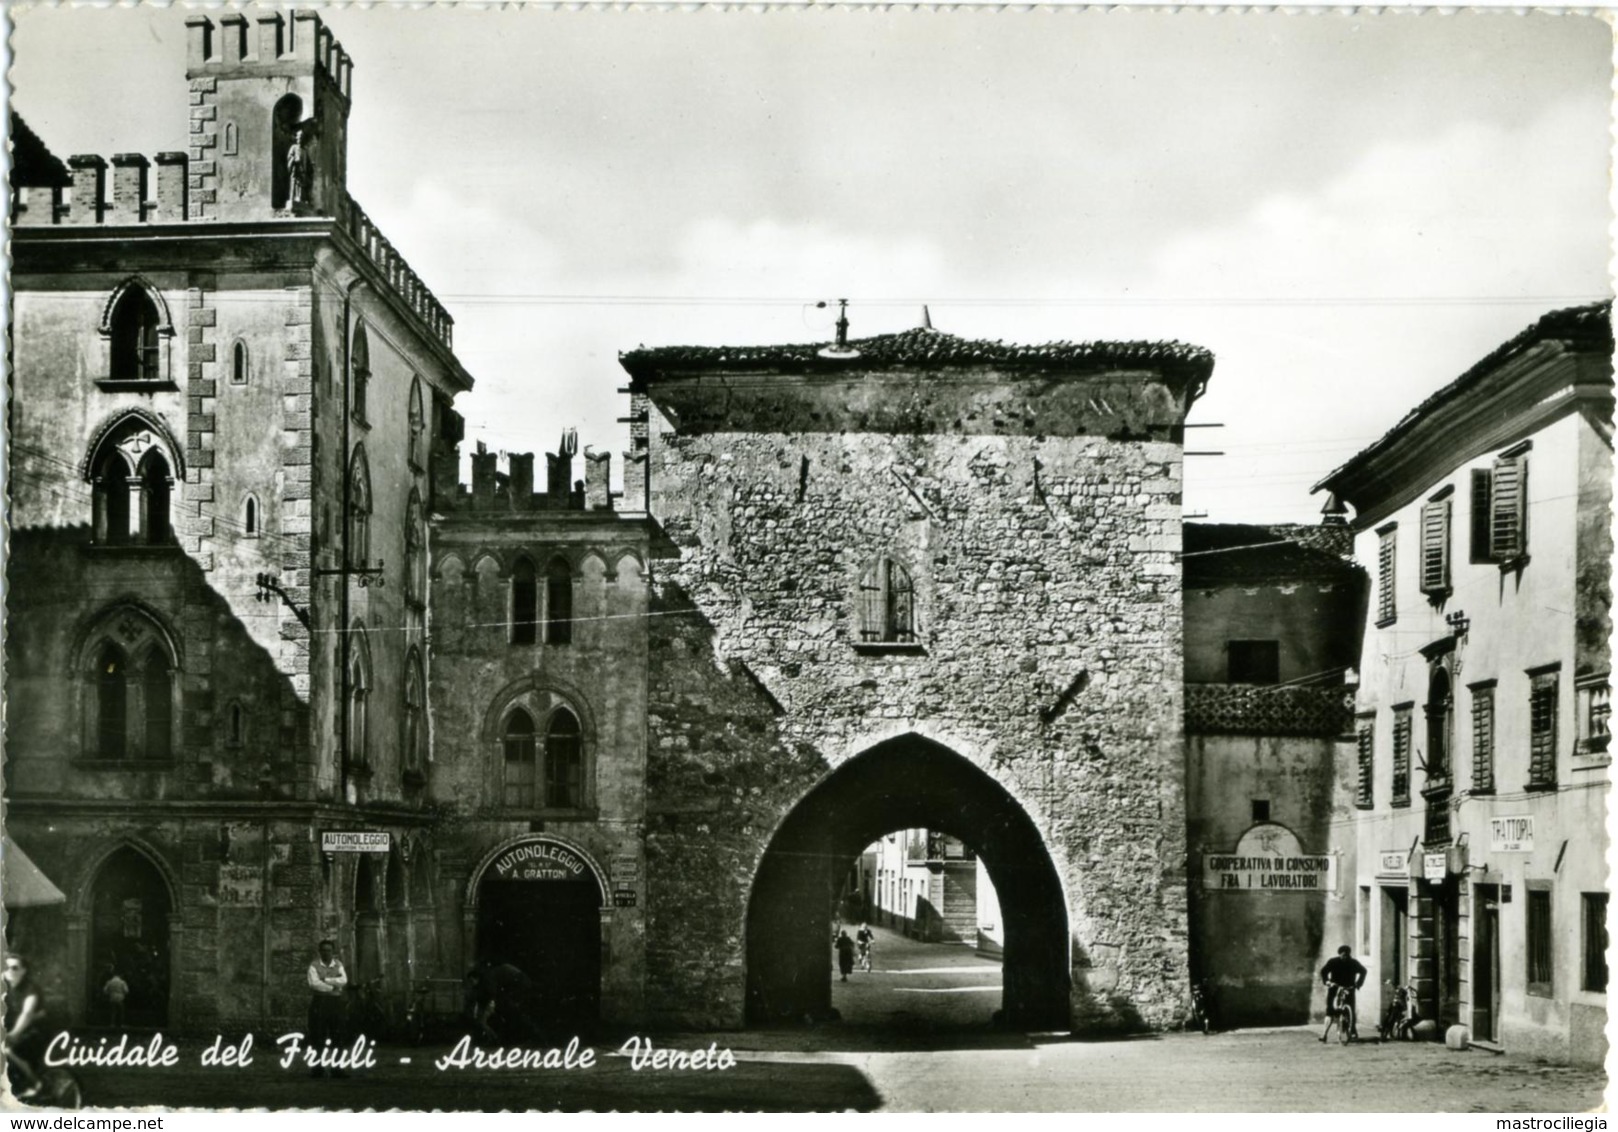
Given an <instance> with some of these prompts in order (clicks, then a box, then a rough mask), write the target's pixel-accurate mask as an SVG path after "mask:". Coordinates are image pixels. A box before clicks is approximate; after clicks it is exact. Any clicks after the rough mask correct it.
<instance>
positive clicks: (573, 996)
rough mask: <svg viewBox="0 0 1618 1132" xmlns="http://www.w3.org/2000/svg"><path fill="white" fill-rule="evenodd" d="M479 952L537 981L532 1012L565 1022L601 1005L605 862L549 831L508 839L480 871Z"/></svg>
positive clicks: (476, 894) (589, 1016)
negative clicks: (601, 873) (602, 870)
mask: <svg viewBox="0 0 1618 1132" xmlns="http://www.w3.org/2000/svg"><path fill="white" fill-rule="evenodd" d="M472 885H473V891H472V897H473V900H474V902H475V904H476V921H475V923H476V932H477V934H476V941H475V945H474V949H473V957H474V959H475V960H478V961H487V962H489V963H491V964H494V965H496V966H500V965H502V964H509V965H511V966H513V967H516V968H517V969H518V970H519V971H521V972H523V974H525V975H527V976H528V977H529V979H530V980H532V982H533V996H534V997H533V1001H532V1004H531V1007H530V1014H531V1016H532V1017H533V1018H534V1019H535V1020H536V1021H538V1022H539V1023H540V1024H541V1025H542V1026H545V1027H548V1028H552V1027H554V1028H562V1029H565V1028H566V1027H568V1026H573V1025H579V1024H584V1023H589V1022H592V1021H594V1020H595V1019H596V1018H598V1017H599V1016H600V1010H601V906H602V899H603V897H602V884H601V880H600V876H599V870H598V869H597V867H596V865H595V864H594V862H592V861H591V860H590V859H589V858H588V857H587V856H586V855H585V854H584V853H583V852H582V851H581V850H579V849H577V848H575V847H573V846H571V845H568V844H567V843H565V842H563V841H561V840H559V839H557V838H554V837H547V836H543V835H533V836H529V837H524V838H521V839H520V840H518V841H516V842H514V843H511V844H508V845H504V846H502V847H501V848H500V850H499V851H498V852H496V853H495V854H494V855H492V856H491V857H490V858H489V859H487V860H486V861H485V862H484V864H483V865H482V867H480V868H479V869H478V871H477V872H476V873H474V874H473V879H472Z"/></svg>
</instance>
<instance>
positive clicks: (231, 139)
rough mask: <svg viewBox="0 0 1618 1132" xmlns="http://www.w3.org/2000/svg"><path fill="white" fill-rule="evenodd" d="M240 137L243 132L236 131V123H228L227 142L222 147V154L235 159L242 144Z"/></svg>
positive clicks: (226, 124) (226, 128) (226, 129)
mask: <svg viewBox="0 0 1618 1132" xmlns="http://www.w3.org/2000/svg"><path fill="white" fill-rule="evenodd" d="M240 137H241V132H240V131H239V130H237V129H236V123H235V122H226V123H225V140H224V142H223V144H222V146H221V149H220V152H221V153H222V154H223V155H224V156H226V157H235V156H236V151H237V149H238V147H239V146H240V144H241V143H240Z"/></svg>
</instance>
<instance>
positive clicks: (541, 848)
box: [484, 841, 591, 880]
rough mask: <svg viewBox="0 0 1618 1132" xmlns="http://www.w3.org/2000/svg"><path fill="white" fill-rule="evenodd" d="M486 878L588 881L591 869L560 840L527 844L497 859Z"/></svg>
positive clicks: (518, 846)
mask: <svg viewBox="0 0 1618 1132" xmlns="http://www.w3.org/2000/svg"><path fill="white" fill-rule="evenodd" d="M484 875H485V876H489V877H492V878H493V879H495V880H587V879H591V870H590V866H589V865H588V864H587V863H586V862H585V860H584V858H583V857H581V856H580V855H579V854H578V853H577V852H575V851H574V850H572V849H569V848H568V847H567V846H566V845H563V844H562V843H561V842H558V841H525V842H523V843H522V844H520V845H513V846H512V847H511V848H510V849H507V850H506V851H505V852H504V853H502V854H500V856H498V857H496V858H495V859H494V863H493V864H491V865H490V866H489V872H487V873H485V874H484Z"/></svg>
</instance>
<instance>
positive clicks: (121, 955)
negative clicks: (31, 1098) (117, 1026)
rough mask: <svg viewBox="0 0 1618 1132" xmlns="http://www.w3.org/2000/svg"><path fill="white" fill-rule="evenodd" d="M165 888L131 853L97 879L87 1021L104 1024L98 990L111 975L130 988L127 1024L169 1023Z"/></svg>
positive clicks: (121, 853)
mask: <svg viewBox="0 0 1618 1132" xmlns="http://www.w3.org/2000/svg"><path fill="white" fill-rule="evenodd" d="M172 912H173V908H172V907H170V904H169V895H168V886H167V885H165V884H164V883H163V878H162V876H161V875H159V873H158V871H157V869H156V868H155V867H154V866H153V865H152V863H151V862H150V861H148V860H147V859H146V858H145V857H143V856H141V854H139V853H137V852H136V851H135V850H133V849H129V848H124V849H120V850H118V851H117V852H116V853H114V854H112V856H110V857H108V858H107V861H106V863H105V864H103V865H102V866H101V870H100V872H98V873H97V874H96V879H95V884H94V887H93V889H92V895H91V905H90V964H89V971H88V972H87V974H88V976H89V983H90V985H89V992H90V993H89V995H88V997H87V999H86V1001H87V1002H89V1003H90V1004H91V1006H90V1017H91V1018H92V1019H93V1020H95V1021H97V1022H101V1023H105V1022H106V1021H108V1020H109V1019H108V1011H109V1009H110V1007H109V1005H108V1003H107V999H106V996H105V995H103V994H102V993H101V988H102V987H103V986H105V985H106V982H107V980H108V979H110V978H111V977H112V975H113V974H114V972H116V973H117V974H118V975H119V976H121V977H122V978H123V980H124V982H126V983H128V984H129V998H128V999H127V1000H126V1002H125V1006H124V1021H125V1025H126V1026H129V1027H131V1028H135V1029H156V1028H157V1027H160V1026H166V1025H168V1020H169V915H170V914H171V913H172Z"/></svg>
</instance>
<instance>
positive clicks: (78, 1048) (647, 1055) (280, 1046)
mask: <svg viewBox="0 0 1618 1132" xmlns="http://www.w3.org/2000/svg"><path fill="white" fill-rule="evenodd" d="M257 1056H258V1053H257V1051H255V1049H254V1039H253V1035H252V1034H244V1035H242V1036H241V1037H240V1038H239V1039H236V1040H235V1041H232V1042H227V1041H226V1040H225V1037H224V1035H223V1034H221V1035H218V1036H217V1037H215V1038H214V1040H213V1043H212V1044H211V1045H209V1046H208V1047H207V1048H206V1049H204V1050H203V1051H202V1053H201V1054H200V1060H199V1064H200V1065H202V1066H203V1067H204V1068H210V1069H245V1068H247V1067H248V1066H250V1065H253V1064H254V1061H255V1058H256V1057H257ZM269 1056H270V1057H272V1058H274V1060H275V1063H276V1065H277V1066H278V1067H279V1068H281V1069H289V1070H291V1069H332V1070H344V1071H348V1070H354V1069H371V1068H374V1067H375V1066H376V1065H377V1043H376V1041H375V1039H373V1038H367V1037H365V1036H364V1035H360V1036H358V1037H356V1038H355V1039H354V1040H353V1042H351V1043H350V1044H348V1045H342V1046H338V1045H333V1044H332V1043H331V1042H330V1041H329V1040H328V1041H323V1042H322V1043H321V1045H320V1047H319V1048H316V1047H314V1046H311V1045H309V1044H308V1042H307V1041H305V1038H304V1035H303V1033H302V1032H301V1031H293V1032H291V1033H286V1034H282V1035H280V1036H279V1037H277V1038H276V1039H275V1043H274V1047H273V1048H272V1049H271V1050H270V1052H269ZM597 1056H598V1055H597V1051H596V1049H595V1047H593V1046H587V1045H582V1044H580V1042H579V1039H578V1038H576V1037H575V1038H572V1039H570V1040H569V1041H568V1043H567V1045H565V1046H551V1047H547V1048H537V1047H536V1048H529V1047H525V1046H505V1047H501V1048H498V1049H483V1048H481V1047H478V1046H475V1045H473V1044H472V1039H471V1038H470V1037H463V1038H462V1039H461V1040H460V1041H458V1042H457V1043H455V1046H454V1048H452V1049H451V1050H450V1051H449V1052H448V1053H446V1054H444V1055H443V1056H441V1057H435V1058H431V1059H430V1061H427V1062H424V1063H425V1064H431V1065H432V1067H433V1068H434V1069H436V1070H437V1071H438V1072H440V1073H451V1072H456V1071H459V1070H466V1069H561V1070H579V1069H591V1068H593V1067H594V1066H595V1064H596V1058H597ZM607 1056H609V1057H625V1058H628V1059H629V1067H630V1069H632V1070H635V1071H636V1072H639V1071H641V1070H653V1071H669V1070H699V1071H720V1070H725V1069H733V1068H735V1066H736V1056H735V1054H733V1053H731V1051H730V1050H729V1049H728V1048H722V1047H720V1046H719V1045H718V1043H713V1044H710V1045H709V1046H708V1048H706V1049H659V1048H658V1047H657V1046H656V1045H654V1044H653V1042H652V1040H651V1039H650V1038H646V1037H641V1036H639V1035H636V1036H634V1037H630V1038H628V1039H626V1040H625V1041H624V1043H623V1044H622V1045H620V1046H619V1047H618V1048H617V1049H616V1050H613V1051H612V1052H611V1053H609V1054H608V1055H607ZM415 1060H416V1059H415V1058H413V1057H409V1056H401V1057H399V1058H398V1062H399V1064H401V1065H410V1064H413V1063H414V1062H415ZM179 1063H180V1050H179V1047H178V1046H177V1045H175V1044H174V1043H173V1042H170V1041H167V1040H165V1039H164V1037H163V1035H162V1034H153V1035H152V1036H151V1037H150V1038H148V1039H143V1040H142V1039H137V1040H135V1041H131V1039H130V1035H128V1034H123V1035H121V1036H120V1037H119V1038H118V1039H117V1041H111V1040H110V1039H109V1038H106V1037H103V1038H101V1039H99V1041H97V1042H96V1043H95V1044H91V1043H90V1042H88V1041H86V1040H81V1039H79V1038H75V1037H73V1036H72V1035H71V1034H69V1033H67V1031H65V1030H64V1031H63V1032H61V1033H59V1034H57V1035H56V1037H54V1038H52V1039H51V1041H50V1044H49V1045H48V1046H46V1048H45V1064H46V1065H50V1066H66V1067H69V1068H73V1067H80V1066H109V1067H121V1068H141V1067H148V1068H153V1069H166V1068H172V1067H173V1066H176V1065H178V1064H179Z"/></svg>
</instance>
